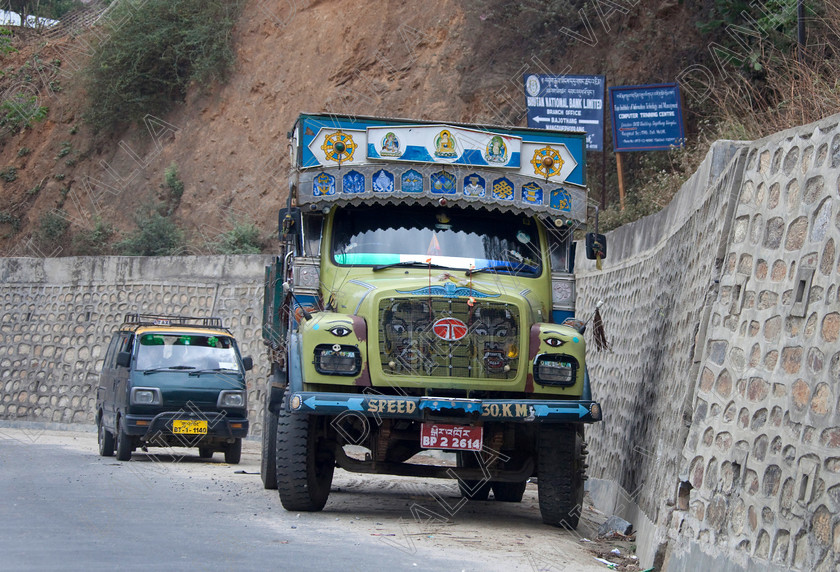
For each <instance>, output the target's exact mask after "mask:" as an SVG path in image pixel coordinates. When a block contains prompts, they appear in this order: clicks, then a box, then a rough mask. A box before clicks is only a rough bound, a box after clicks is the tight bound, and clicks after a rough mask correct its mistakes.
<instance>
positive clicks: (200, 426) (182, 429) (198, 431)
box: [172, 419, 207, 435]
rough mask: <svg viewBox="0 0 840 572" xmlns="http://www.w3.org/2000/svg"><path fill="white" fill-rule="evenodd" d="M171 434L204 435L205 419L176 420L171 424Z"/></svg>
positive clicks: (205, 431) (205, 432)
mask: <svg viewBox="0 0 840 572" xmlns="http://www.w3.org/2000/svg"><path fill="white" fill-rule="evenodd" d="M172 432H173V433H175V434H176V435H206V434H207V420H206V419H176V420H174V421H173V422H172Z"/></svg>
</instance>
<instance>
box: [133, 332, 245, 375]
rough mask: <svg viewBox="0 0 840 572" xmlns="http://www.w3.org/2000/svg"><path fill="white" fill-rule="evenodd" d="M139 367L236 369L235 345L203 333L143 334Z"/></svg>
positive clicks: (220, 337) (219, 337) (138, 353)
mask: <svg viewBox="0 0 840 572" xmlns="http://www.w3.org/2000/svg"><path fill="white" fill-rule="evenodd" d="M136 367H137V369H138V370H151V369H182V370H194V369H196V370H199V369H201V370H203V369H211V370H216V369H218V370H228V369H230V370H237V371H238V370H239V362H238V360H237V359H236V347H235V346H234V343H233V339H232V338H230V337H229V336H212V335H206V334H160V333H154V334H151V333H149V334H142V335H141V336H140V345H139V347H138V349H137V365H136Z"/></svg>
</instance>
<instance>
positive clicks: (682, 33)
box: [0, 0, 704, 255]
mask: <svg viewBox="0 0 840 572" xmlns="http://www.w3.org/2000/svg"><path fill="white" fill-rule="evenodd" d="M549 4H551V5H554V4H556V3H549ZM545 5H547V4H546V3H541V2H539V3H538V2H520V3H515V4H510V3H506V2H502V1H496V0H475V1H471V2H456V1H454V0H430V1H429V2H425V3H397V2H373V3H371V2H361V1H358V0H341V1H339V0H314V1H307V0H298V1H295V2H273V1H266V0H250V1H249V2H248V4H247V5H246V7H245V10H244V12H243V15H242V17H241V19H240V21H239V23H238V25H237V26H236V28H235V31H234V46H235V51H236V57H237V63H236V68H235V70H234V72H233V73H232V75H231V77H230V78H229V80H228V81H227V83H225V84H224V85H221V86H218V85H211V86H193V88H192V89H191V91H190V94H189V95H188V97H187V100H186V101H185V102H184V103H183V104H179V105H178V106H177V107H176V109H174V110H173V111H172V112H171V113H169V114H168V115H167V116H166V117H163V118H159V119H155V120H154V121H153V125H152V128H153V129H154V130H155V132H156V133H155V135H156V136H155V137H154V138H153V137H150V135H149V131H148V130H147V128H146V127H144V126H142V125H141V126H137V127H134V128H131V129H129V130H127V131H125V132H124V133H121V134H119V135H115V136H109V137H106V138H104V137H102V136H95V135H94V134H93V133H92V132H91V131H90V128H89V127H88V126H87V125H86V124H85V123H84V121H83V120H82V110H83V102H84V89H83V82H82V79H81V74H80V73H75V72H74V73H68V72H70V71H71V68H70V66H68V64H67V62H66V61H65V62H64V63H63V64H62V73H64V74H66V76H65V75H62V76H61V77H60V78H59V79H60V80H61V88H62V89H61V91H55V92H53V91H49V92H48V93H47V92H45V91H44V88H45V87H44V86H43V85H42V86H41V89H42V91H41V93H40V95H39V97H40V100H39V101H43V105H45V106H47V107H48V108H49V113H48V116H47V119H46V120H45V121H43V122H40V123H35V124H33V125H32V127H31V128H30V129H25V130H24V132H23V133H18V134H10V133H6V134H5V135H3V136H2V141H0V145H2V148H1V149H0V168H3V167H4V166H5V167H8V166H14V167H15V169H16V178H15V179H14V180H12V181H7V180H2V181H0V185H2V189H0V252H2V253H5V254H17V255H38V253H43V254H52V253H57V254H62V255H63V254H70V253H72V252H73V247H72V245H71V240H70V238H71V237H72V235H73V234H74V233H76V232H78V231H79V230H81V229H85V228H88V229H89V228H92V226H93V224H94V220H95V216H99V217H100V218H101V219H102V220H105V221H108V222H110V223H111V224H113V225H114V226H115V227H116V229H117V230H118V231H120V232H122V233H124V232H127V231H129V230H131V229H132V228H133V216H134V213H135V212H136V210H137V209H138V208H139V207H140V206H141V205H142V204H144V203H148V202H149V201H150V200H153V199H158V200H161V199H164V198H165V196H166V192H167V191H166V188H165V186H164V184H163V183H164V171H165V169H166V168H167V167H168V166H170V165H172V164H173V163H175V164H176V165H177V168H178V173H179V176H180V178H181V179H182V180H183V181H184V184H185V191H184V194H183V196H182V198H181V200H180V204H179V205H178V206H177V208H176V209H175V211H174V214H175V218H176V220H177V221H178V223H179V224H180V225H181V226H182V227H183V228H184V229H186V230H187V236H188V238H189V241H190V247H189V248H188V249H187V252H194V253H205V252H208V251H209V250H210V249H211V246H210V242H212V240H213V239H214V238H215V237H216V236H217V235H218V233H219V232H221V231H223V230H227V229H229V228H230V225H231V223H230V217H231V215H235V216H240V217H243V216H247V217H249V218H250V219H251V220H253V221H254V222H255V223H257V224H258V226H259V227H260V229H261V230H262V232H263V233H264V235H265V237H266V238H269V237H271V236H273V233H274V229H275V220H276V211H277V209H278V208H279V207H280V206H281V205H282V204H283V202H284V200H285V196H286V192H287V187H286V185H287V183H286V176H285V175H286V173H287V171H288V149H287V138H286V134H287V131H288V130H289V129H290V128H291V126H292V124H293V122H294V120H295V118H296V116H297V115H298V113H300V112H302V111H311V112H320V111H330V112H336V113H350V114H366V115H379V116H398V117H411V118H423V119H435V120H441V121H447V120H449V121H477V122H491V123H517V124H524V118H523V115H522V113H521V111H522V110H521V108H520V107H519V106H521V105H522V99H523V96H522V88H521V78H522V74H523V72H525V71H528V72H536V73H549V72H550V73H560V72H563V71H569V72H571V73H606V74H607V76H608V81H609V82H610V84H613V85H615V84H619V83H622V82H625V83H631V82H638V83H650V82H660V81H673V79H674V77H675V75H676V74H677V73H678V72H679V71H680V70H681V69H683V68H684V67H685V66H687V65H688V64H690V63H691V62H692V61H693V58H694V57H695V55H696V54H697V53H699V51H700V50H702V49H703V48H704V47H703V46H702V38H700V37H699V36H697V34H696V32H695V30H694V27H693V25H692V24H691V21H692V20H693V18H694V17H695V15H696V9H692V8H686V7H684V6H683V5H677V4H676V3H671V2H668V0H666V1H665V2H661V1H652V0H641V1H640V2H639V3H638V4H636V5H635V6H632V7H629V8H628V9H627V10H626V12H615V13H613V14H612V15H609V16H608V17H607V20H606V21H600V22H599V21H597V20H596V21H594V22H591V26H592V29H593V32H594V33H595V43H594V45H587V44H586V43H584V42H581V41H575V40H573V39H571V38H570V37H569V36H568V35H564V34H560V33H558V29H557V26H558V25H559V24H558V23H557V19H558V14H556V13H551V12H550V11H548V9H546V8H544V6H545ZM569 5H570V6H571V5H572V3H570V4H569ZM692 10H695V12H692ZM569 17H570V19H569V20H568V25H569V26H571V27H572V28H575V29H582V28H581V24H580V22H579V15H577V13H576V12H574V11H573V10H570V11H569ZM547 22H548V23H550V25H549V24H547ZM607 27H609V30H607ZM677 38H679V40H678V39H677ZM15 41H16V42H17V44H16V45H18V47H19V48H20V52H18V53H15V54H9V55H7V56H4V59H3V67H4V68H5V69H6V70H7V75H6V76H4V77H3V78H0V86H2V89H3V90H4V91H6V92H8V90H9V89H10V85H9V78H11V77H13V76H14V75H15V74H14V73H11V72H14V71H15V70H18V71H17V75H18V76H20V75H21V74H25V73H26V70H25V69H24V68H25V66H26V65H27V62H28V63H29V64H30V65H31V63H32V61H33V57H35V55H38V57H39V60H38V61H52V60H53V59H54V58H59V57H61V56H62V55H64V56H65V60H66V56H67V50H68V45H70V46H71V47H72V45H71V43H72V42H73V41H74V39H73V38H63V39H55V40H48V41H46V42H45V41H44V40H43V39H38V38H35V39H29V40H28V41H25V38H24V39H22V38H15ZM589 43H592V42H589ZM4 81H5V82H6V83H5V84H4V83H3V82H4ZM22 149H27V150H28V152H27V153H25V154H21V153H22V151H21V150H22ZM68 149H69V151H67V150H68ZM0 175H2V173H0ZM0 178H2V177H0ZM86 181H87V184H85V182H86ZM106 186H107V187H109V188H106ZM57 207H61V208H63V209H64V211H66V213H67V216H68V217H69V219H70V221H71V223H72V224H71V226H70V228H69V230H68V232H66V233H65V234H64V235H63V236H62V238H61V239H60V240H57V241H55V243H54V244H50V245H46V246H45V245H44V244H42V243H38V242H37V241H33V240H30V239H31V238H32V237H33V236H36V237H37V231H38V228H39V225H41V224H42V219H43V217H44V213H46V212H48V211H50V210H51V209H54V208H57ZM116 238H119V233H118V234H117V236H115V237H114V239H116ZM267 244H268V246H267V248H266V251H270V244H271V242H270V241H269V242H268V243H267ZM47 247H48V248H50V249H52V252H46V251H45V248H47Z"/></svg>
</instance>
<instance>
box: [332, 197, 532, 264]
mask: <svg viewBox="0 0 840 572" xmlns="http://www.w3.org/2000/svg"><path fill="white" fill-rule="evenodd" d="M332 243H333V244H332V255H333V260H334V261H335V262H336V264H340V265H352V266H359V265H371V266H385V265H392V264H401V263H403V264H406V265H408V264H410V263H424V264H430V265H432V266H437V267H446V268H455V269H463V270H469V269H470V268H474V269H487V268H491V269H494V268H500V269H508V270H512V271H515V272H516V273H517V274H525V275H530V276H538V275H539V274H540V272H541V266H542V265H541V254H540V253H541V249H540V239H539V232H538V230H537V222H536V221H535V220H534V219H533V218H531V217H528V216H524V215H512V214H502V213H492V212H488V211H483V210H465V209H459V208H455V207H450V208H444V207H432V206H419V205H411V206H408V205H393V206H385V207H382V206H379V207H360V208H352V209H351V208H344V209H340V210H338V211H337V212H336V214H335V220H334V224H333V241H332Z"/></svg>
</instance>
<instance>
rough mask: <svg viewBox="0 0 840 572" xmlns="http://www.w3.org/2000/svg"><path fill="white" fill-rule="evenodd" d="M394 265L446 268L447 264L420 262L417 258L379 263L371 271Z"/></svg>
mask: <svg viewBox="0 0 840 572" xmlns="http://www.w3.org/2000/svg"><path fill="white" fill-rule="evenodd" d="M395 266H404V267H409V266H413V267H416V268H448V266H441V265H440V264H429V263H428V262H420V261H419V260H408V261H406V262H394V263H393V264H380V265H379V266H374V267H373V271H374V272H376V271H377V270H385V269H386V268H394V267H395Z"/></svg>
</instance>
